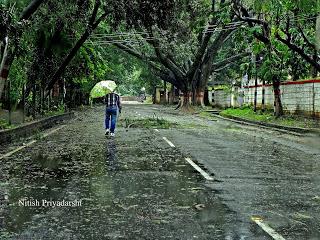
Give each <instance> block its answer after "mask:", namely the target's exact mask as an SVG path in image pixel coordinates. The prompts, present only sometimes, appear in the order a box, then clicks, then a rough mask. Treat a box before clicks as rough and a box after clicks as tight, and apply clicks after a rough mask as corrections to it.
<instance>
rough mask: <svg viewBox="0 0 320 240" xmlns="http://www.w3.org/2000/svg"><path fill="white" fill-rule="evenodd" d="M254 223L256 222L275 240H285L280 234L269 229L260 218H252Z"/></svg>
mask: <svg viewBox="0 0 320 240" xmlns="http://www.w3.org/2000/svg"><path fill="white" fill-rule="evenodd" d="M251 219H252V221H254V222H255V223H256V224H257V225H258V226H259V227H261V228H262V229H263V231H265V232H266V233H268V234H269V235H270V236H271V237H272V238H273V239H274V240H285V239H284V238H283V237H282V236H281V235H280V234H279V233H277V232H276V231H275V230H273V229H272V228H271V227H269V226H268V225H267V224H265V223H263V220H262V219H261V218H259V217H252V218H251Z"/></svg>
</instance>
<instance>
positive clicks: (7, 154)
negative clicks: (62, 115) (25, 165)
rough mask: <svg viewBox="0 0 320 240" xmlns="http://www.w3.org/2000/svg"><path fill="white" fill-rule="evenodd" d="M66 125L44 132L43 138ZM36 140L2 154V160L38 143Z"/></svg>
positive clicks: (0, 157)
mask: <svg viewBox="0 0 320 240" xmlns="http://www.w3.org/2000/svg"><path fill="white" fill-rule="evenodd" d="M64 127H65V125H63V126H61V127H58V128H56V129H54V130H52V131H50V132H48V133H45V134H43V137H42V138H45V137H48V136H49V135H51V134H53V133H55V132H57V131H59V130H60V129H62V128H64ZM36 142H37V140H32V141H30V142H28V143H26V144H25V145H23V146H20V147H18V148H16V149H15V150H13V151H11V152H8V153H6V154H4V155H1V156H0V160H1V159H4V158H6V157H10V156H12V155H13V154H15V153H17V152H19V151H21V150H23V149H25V148H27V147H30V146H31V145H32V144H34V143H36Z"/></svg>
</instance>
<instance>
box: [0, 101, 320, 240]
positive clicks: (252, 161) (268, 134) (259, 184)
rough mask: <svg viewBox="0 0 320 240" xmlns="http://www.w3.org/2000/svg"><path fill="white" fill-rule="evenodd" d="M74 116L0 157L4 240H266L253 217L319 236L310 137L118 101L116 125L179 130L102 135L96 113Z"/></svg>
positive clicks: (291, 235)
mask: <svg viewBox="0 0 320 240" xmlns="http://www.w3.org/2000/svg"><path fill="white" fill-rule="evenodd" d="M76 115H77V118H76V119H74V120H72V121H70V122H68V123H67V124H66V125H65V126H64V127H63V128H62V129H61V130H59V131H57V132H54V133H52V134H51V135H49V136H47V137H45V138H43V139H37V142H36V143H34V144H32V145H31V146H29V147H27V148H25V149H23V150H21V151H19V152H17V153H15V154H13V155H11V156H10V157H6V158H4V159H2V160H1V163H0V181H1V182H0V199H1V198H2V201H1V200H0V201H1V202H2V205H1V206H0V239H19V240H20V239H217V240H219V239H230V240H233V239H271V238H270V237H268V235H267V234H266V233H264V232H263V231H262V230H261V228H260V227H258V226H257V225H256V224H254V223H253V222H252V221H251V220H250V218H251V217H252V216H256V215H258V216H261V217H263V218H264V219H265V221H266V222H267V223H268V224H269V225H270V226H271V227H272V228H274V229H275V230H276V231H277V232H279V233H280V234H281V235H282V236H284V237H285V238H286V239H320V237H319V236H320V235H319V232H320V231H319V205H320V193H319V183H320V178H319V174H318V173H319V165H320V164H319V161H320V158H319V156H320V155H319V152H318V151H319V148H317V147H316V146H317V143H318V142H317V141H318V140H317V139H315V138H312V137H309V138H297V137H293V136H290V135H283V134H278V133H274V132H272V131H265V130H263V131H257V129H256V128H252V127H245V128H243V127H240V126H239V125H236V124H231V123H229V122H225V121H220V120H219V121H208V120H204V119H201V118H199V117H196V116H188V115H181V114H179V113H178V112H176V111H173V110H172V109H171V108H168V107H161V106H150V105H127V106H125V107H124V113H123V114H122V116H121V119H122V123H124V122H126V121H127V120H126V119H133V118H137V119H144V118H149V117H151V118H155V117H156V118H159V119H166V120H167V121H170V122H174V123H177V126H175V127H173V128H170V129H160V128H159V131H158V132H157V131H154V130H153V129H148V128H143V127H137V126H135V127H134V126H133V127H130V128H128V126H127V128H124V127H120V128H119V129H118V131H117V135H116V138H115V139H108V138H105V137H104V135H103V134H104V131H103V107H97V108H95V109H88V110H86V111H85V112H79V113H77V114H76ZM122 125H123V126H124V125H126V124H122ZM163 137H167V138H168V139H169V140H170V141H172V143H173V144H174V145H175V146H176V147H175V148H173V147H170V146H169V145H168V144H167V143H166V142H165V141H164V140H163ZM25 141H27V140H25ZM20 144H21V142H20V143H15V144H12V145H8V146H5V147H2V149H0V153H1V154H3V153H6V152H9V151H11V150H14V149H16V147H17V146H19V145H20ZM185 157H190V158H191V159H193V160H194V161H196V162H197V163H198V164H199V165H200V166H201V167H202V168H203V169H204V170H205V171H206V172H208V173H209V174H212V175H213V176H214V178H215V181H213V182H210V181H206V180H205V179H204V178H203V177H202V175H200V174H199V173H198V172H196V171H195V170H194V169H193V168H192V167H191V166H190V165H189V164H188V163H187V162H186V161H185ZM23 200H25V201H23ZM43 200H45V201H47V202H50V201H52V202H50V204H53V203H56V204H59V203H60V204H62V201H63V200H64V201H65V202H70V204H71V202H72V203H79V202H80V204H78V206H48V204H49V203H47V205H45V206H42V201H43ZM19 201H20V202H19ZM37 201H39V205H40V206H23V205H28V204H29V205H32V203H33V204H34V205H37Z"/></svg>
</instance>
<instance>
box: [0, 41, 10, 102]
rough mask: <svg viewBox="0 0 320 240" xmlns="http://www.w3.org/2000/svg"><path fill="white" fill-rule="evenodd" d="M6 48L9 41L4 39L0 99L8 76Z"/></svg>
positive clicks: (0, 74)
mask: <svg viewBox="0 0 320 240" xmlns="http://www.w3.org/2000/svg"><path fill="white" fill-rule="evenodd" d="M8 47H9V40H8V38H7V37H6V41H5V47H4V51H3V57H2V61H1V65H0V99H1V98H2V94H3V90H4V86H5V85H6V82H7V79H8V75H9V68H10V64H9V57H8Z"/></svg>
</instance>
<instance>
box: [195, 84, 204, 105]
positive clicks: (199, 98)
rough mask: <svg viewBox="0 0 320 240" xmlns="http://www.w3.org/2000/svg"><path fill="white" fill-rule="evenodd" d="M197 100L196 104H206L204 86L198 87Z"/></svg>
mask: <svg viewBox="0 0 320 240" xmlns="http://www.w3.org/2000/svg"><path fill="white" fill-rule="evenodd" d="M195 100H196V102H195V104H196V105H197V106H201V107H204V106H205V104H204V89H203V88H198V89H196V96H195Z"/></svg>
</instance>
